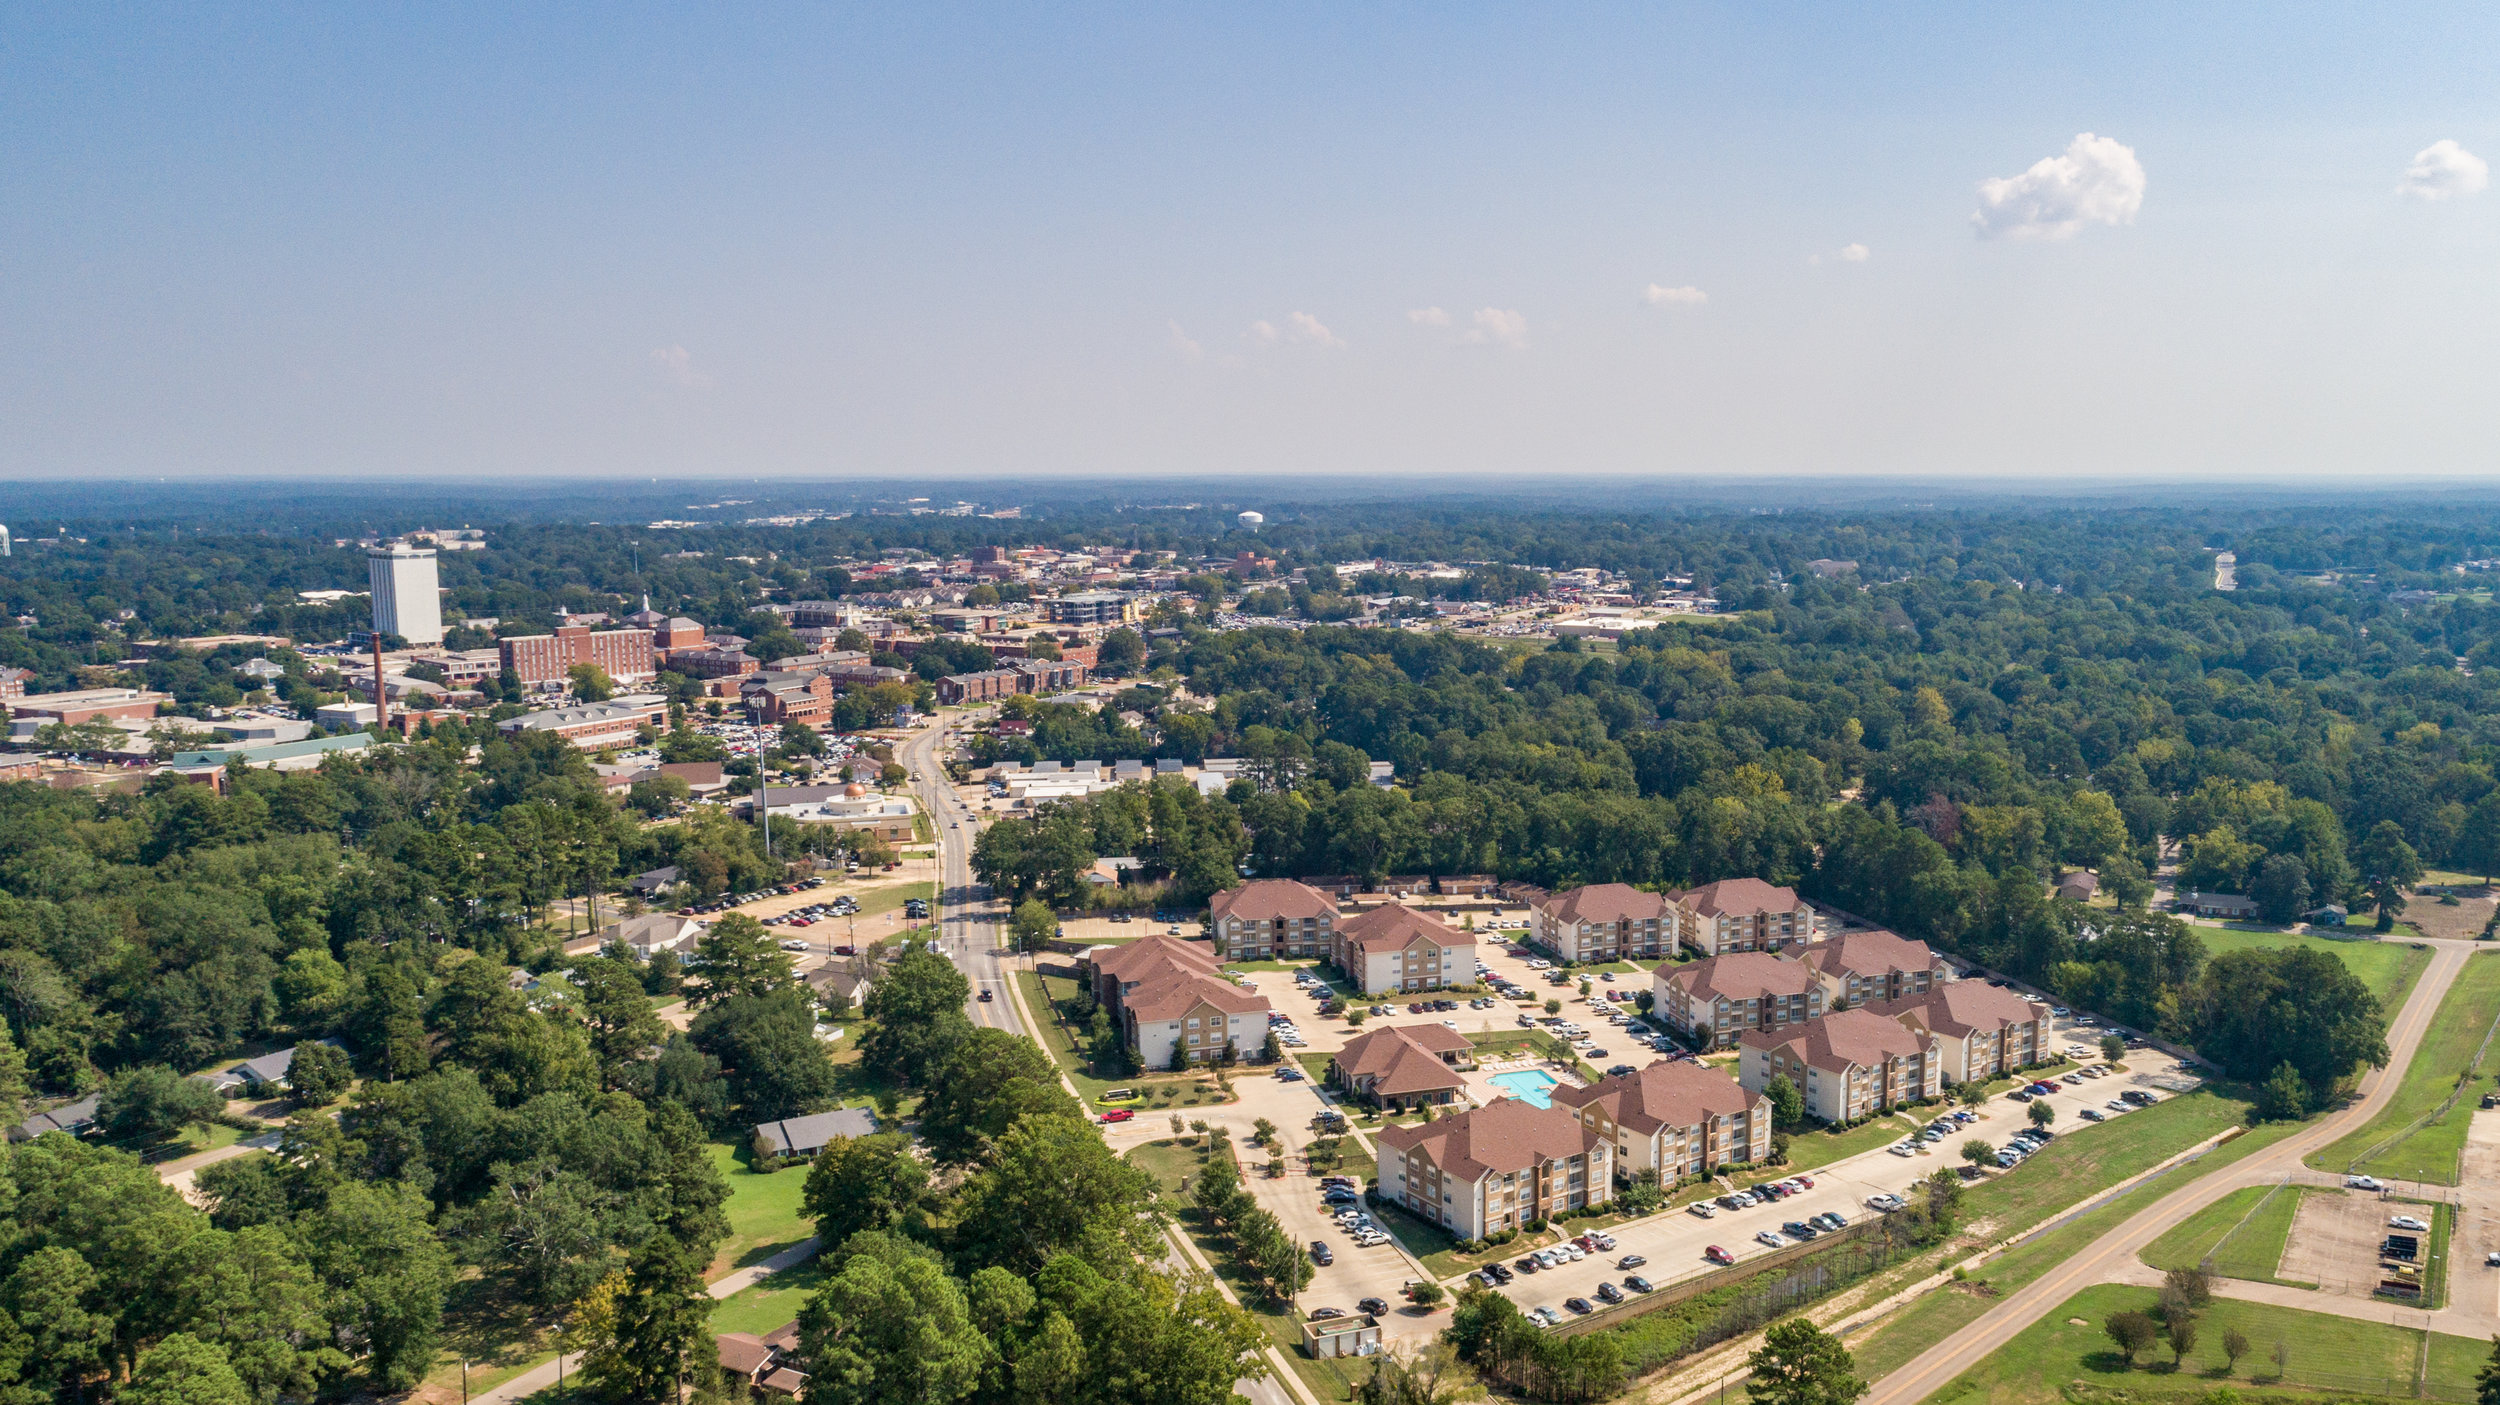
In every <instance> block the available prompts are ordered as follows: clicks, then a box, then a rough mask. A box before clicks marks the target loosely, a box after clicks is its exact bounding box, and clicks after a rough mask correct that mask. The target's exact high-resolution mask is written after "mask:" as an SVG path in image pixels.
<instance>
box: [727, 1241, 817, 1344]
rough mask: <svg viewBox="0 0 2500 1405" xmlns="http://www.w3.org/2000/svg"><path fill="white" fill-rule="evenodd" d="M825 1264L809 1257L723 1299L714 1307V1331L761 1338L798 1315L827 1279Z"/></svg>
mask: <svg viewBox="0 0 2500 1405" xmlns="http://www.w3.org/2000/svg"><path fill="white" fill-rule="evenodd" d="M823 1263H824V1261H823V1260H822V1259H809V1260H808V1261H807V1262H806V1263H803V1264H799V1265H796V1266H794V1267H791V1268H786V1269H783V1270H782V1271H781V1272H779V1273H776V1274H774V1275H773V1276H772V1277H770V1278H767V1279H765V1280H764V1281H763V1282H761V1283H758V1284H756V1285H755V1286H754V1287H752V1288H742V1289H740V1290H739V1291H737V1292H736V1293H733V1294H731V1295H730V1296H728V1297H727V1298H724V1299H722V1300H721V1303H720V1305H719V1306H718V1307H715V1308H713V1309H712V1330H713V1331H715V1332H746V1333H749V1334H751V1335H754V1336H758V1337H760V1336H763V1335H764V1334H766V1333H768V1332H771V1331H772V1330H774V1329H775V1328H777V1327H779V1326H781V1324H783V1323H785V1322H788V1321H789V1320H791V1319H792V1318H794V1317H797V1316H798V1315H799V1306H800V1304H802V1303H805V1302H806V1301H807V1295H808V1294H810V1293H812V1292H814V1291H816V1287H817V1285H818V1284H819V1283H821V1282H823V1281H824V1267H823Z"/></svg>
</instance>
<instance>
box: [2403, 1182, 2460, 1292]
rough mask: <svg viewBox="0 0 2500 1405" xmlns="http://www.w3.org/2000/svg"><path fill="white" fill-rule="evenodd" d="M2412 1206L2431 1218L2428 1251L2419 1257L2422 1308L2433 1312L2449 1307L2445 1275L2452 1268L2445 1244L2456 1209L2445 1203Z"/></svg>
mask: <svg viewBox="0 0 2500 1405" xmlns="http://www.w3.org/2000/svg"><path fill="white" fill-rule="evenodd" d="M2412 1203H2414V1204H2416V1205H2421V1206H2422V1207H2423V1208H2424V1209H2425V1210H2426V1211H2428V1212H2429V1214H2430V1220H2431V1242H2430V1248H2429V1251H2428V1252H2426V1253H2424V1254H2423V1255H2422V1306H2424V1307H2426V1308H2429V1309H2431V1310H2432V1311H2434V1312H2435V1311H2437V1310H2439V1309H2440V1308H2443V1307H2446V1306H2447V1305H2448V1272H2449V1270H2450V1269H2452V1268H2454V1267H2455V1264H2453V1263H2452V1262H2451V1261H2450V1260H2449V1257H2448V1244H2449V1239H2450V1238H2451V1237H2452V1236H2453V1235H2454V1234H2455V1232H2456V1228H2457V1207H2456V1206H2454V1205H2451V1204H2448V1203H2447V1202H2445V1201H2440V1202H2438V1203H2436V1204H2431V1203H2426V1202H2423V1201H2419V1200H2417V1201H2414V1202H2412Z"/></svg>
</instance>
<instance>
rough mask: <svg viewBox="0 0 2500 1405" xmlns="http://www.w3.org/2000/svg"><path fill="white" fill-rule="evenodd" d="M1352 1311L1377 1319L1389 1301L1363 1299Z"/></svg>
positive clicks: (1386, 1309) (1387, 1307) (1386, 1308)
mask: <svg viewBox="0 0 2500 1405" xmlns="http://www.w3.org/2000/svg"><path fill="white" fill-rule="evenodd" d="M1496 1267H1499V1265H1496ZM1354 1310H1355V1311H1357V1312H1366V1313H1369V1314H1371V1315H1372V1316H1374V1317H1378V1316H1379V1315H1380V1314H1382V1313H1384V1312H1387V1311H1388V1310H1389V1300H1388V1299H1386V1298H1365V1299H1363V1300H1362V1301H1361V1302H1359V1303H1356V1304H1355V1305H1354Z"/></svg>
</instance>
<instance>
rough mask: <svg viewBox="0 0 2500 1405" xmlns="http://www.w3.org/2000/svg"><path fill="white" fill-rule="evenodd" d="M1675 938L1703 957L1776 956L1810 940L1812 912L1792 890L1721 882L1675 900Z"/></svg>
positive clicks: (1741, 881)
mask: <svg viewBox="0 0 2500 1405" xmlns="http://www.w3.org/2000/svg"><path fill="white" fill-rule="evenodd" d="M1675 907H1676V937H1677V939H1678V940H1680V941H1682V942H1683V943H1684V945H1686V946H1689V947H1691V948H1692V949H1693V950H1695V951H1697V952H1700V953H1701V954H1702V955H1704V956H1718V955H1720V954H1722V953H1724V952H1730V951H1776V950H1778V949H1780V948H1781V947H1784V946H1789V945H1792V944H1794V943H1797V942H1810V941H1812V940H1814V930H1815V929H1814V909H1813V908H1812V907H1809V906H1808V905H1806V904H1805V903H1804V902H1802V901H1800V900H1799V899H1798V897H1797V890H1796V889H1794V888H1781V887H1775V886H1773V885H1772V884H1769V883H1765V882H1763V881H1762V880H1761V879H1759V878H1722V879H1720V880H1719V881H1718V882H1716V883H1704V884H1702V885H1701V886H1700V887H1698V888H1687V889H1685V890H1684V891H1683V892H1681V893H1678V894H1676V895H1675Z"/></svg>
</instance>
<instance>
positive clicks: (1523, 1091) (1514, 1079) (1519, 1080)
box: [1488, 1068, 1562, 1107]
mask: <svg viewBox="0 0 2500 1405" xmlns="http://www.w3.org/2000/svg"><path fill="white" fill-rule="evenodd" d="M1488 1081H1489V1082H1491V1083H1492V1084H1493V1086H1494V1087H1496V1088H1499V1089H1501V1090H1502V1091H1503V1092H1506V1093H1508V1094H1510V1095H1511V1096H1512V1097H1514V1098H1517V1099H1519V1100H1520V1101H1521V1102H1523V1103H1526V1104H1527V1105H1528V1106H1530V1107H1552V1106H1553V1105H1554V1102H1553V1099H1552V1098H1550V1097H1548V1096H1546V1095H1547V1094H1548V1093H1549V1092H1550V1091H1552V1089H1553V1087H1554V1085H1555V1084H1556V1083H1558V1082H1561V1081H1562V1080H1560V1079H1558V1078H1556V1077H1555V1076H1554V1075H1552V1074H1550V1073H1547V1072H1546V1071H1545V1070H1543V1069H1539V1068H1523V1069H1519V1070H1517V1071H1515V1072H1511V1073H1497V1074H1494V1075H1493V1077H1492V1078H1491V1079H1490V1080H1488Z"/></svg>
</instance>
